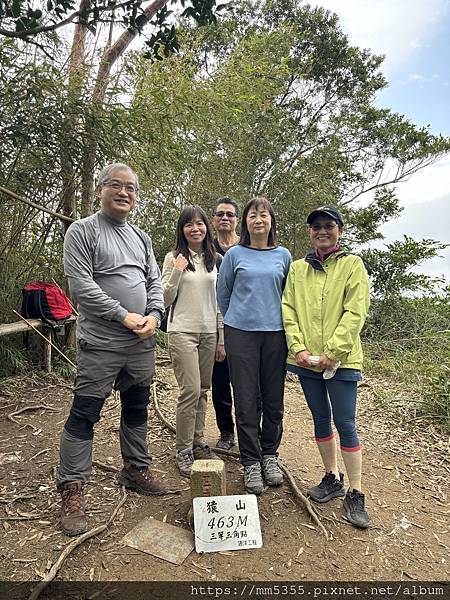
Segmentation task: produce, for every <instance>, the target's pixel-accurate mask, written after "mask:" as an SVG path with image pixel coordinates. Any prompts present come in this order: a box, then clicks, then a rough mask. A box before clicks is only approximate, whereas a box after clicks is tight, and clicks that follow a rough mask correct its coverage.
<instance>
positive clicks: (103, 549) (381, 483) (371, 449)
mask: <svg viewBox="0 0 450 600" xmlns="http://www.w3.org/2000/svg"><path fill="white" fill-rule="evenodd" d="M157 380H158V386H157V389H158V398H159V403H160V407H161V410H162V411H163V412H164V414H165V415H167V418H168V419H169V420H171V421H172V422H173V420H174V419H173V417H174V408H175V401H176V392H177V388H176V384H175V381H174V379H173V376H172V373H171V369H170V366H169V365H168V364H167V361H164V360H162V364H160V366H159V367H158V370H157ZM162 382H164V383H162ZM380 385H382V384H381V382H378V381H376V380H366V381H365V383H364V384H363V386H361V388H360V391H359V429H360V435H361V438H362V440H363V443H364V466H363V470H364V474H363V477H364V482H365V485H366V503H367V508H368V511H369V514H370V516H371V519H372V524H373V526H372V527H371V528H370V529H368V530H366V531H361V530H357V529H355V528H354V527H352V526H351V525H349V524H348V523H347V522H346V521H345V519H344V518H343V513H342V500H341V499H335V500H333V501H331V502H330V503H328V504H326V505H325V506H319V507H318V508H317V511H318V513H319V515H320V517H321V519H322V522H323V524H324V525H325V527H326V529H327V531H328V532H329V537H330V539H329V540H328V541H327V540H326V539H325V537H324V536H323V534H322V533H321V532H320V531H319V530H318V529H317V528H316V527H315V526H314V525H313V524H312V521H311V519H310V518H309V516H308V515H307V513H306V511H305V510H304V507H303V506H302V505H301V504H299V503H298V502H297V501H295V499H294V498H293V494H292V491H291V489H290V487H289V485H288V484H284V485H283V486H282V487H281V488H277V489H269V490H268V491H267V492H266V493H264V494H263V495H262V496H261V497H260V498H259V500H258V504H259V511H260V517H261V527H262V536H263V547H262V548H261V549H257V550H244V551H238V552H233V553H223V554H221V553H214V554H205V555H198V554H196V553H195V552H193V553H192V554H191V555H190V556H189V557H188V558H187V559H186V560H185V562H184V563H183V564H182V565H181V566H175V565H172V564H170V563H168V562H165V561H163V560H160V559H158V558H155V557H152V556H150V555H147V554H144V553H140V552H138V551H134V550H132V549H131V548H128V547H126V546H123V545H122V544H121V539H122V537H123V535H124V534H125V533H126V532H128V531H129V530H130V529H132V528H133V527H134V526H135V525H136V524H137V523H138V522H139V521H140V520H141V519H143V518H144V517H148V516H150V515H152V516H154V517H155V518H156V519H159V520H166V521H167V523H171V524H173V525H178V526H180V527H185V528H187V527H188V525H187V523H186V514H187V511H188V507H189V504H190V497H189V487H188V483H187V480H185V479H183V478H181V477H180V476H179V475H178V473H177V470H176V468H175V465H174V459H173V455H174V436H173V434H172V433H171V432H170V431H168V430H167V429H166V428H164V427H163V426H162V424H161V422H160V421H159V419H158V417H157V416H156V415H155V413H154V412H153V410H151V430H150V444H151V449H152V453H153V456H154V463H153V464H154V468H155V471H156V472H157V474H158V475H159V476H160V477H162V478H163V479H164V480H165V481H166V482H167V484H168V486H169V487H170V488H171V489H176V488H179V489H181V495H171V496H167V497H162V498H146V497H142V496H138V495H136V494H134V493H133V492H130V493H129V494H128V498H127V500H126V503H125V505H124V507H123V508H122V509H121V510H120V511H119V513H118V516H117V518H116V519H115V521H114V524H113V525H112V526H111V527H110V529H109V530H108V531H106V532H104V533H103V534H100V535H99V536H97V537H95V538H92V539H90V540H89V541H87V542H86V543H84V544H83V545H82V546H80V547H79V548H77V549H76V550H75V551H74V553H73V554H72V555H71V556H70V558H69V559H68V560H67V561H66V562H65V563H64V565H63V566H62V568H61V570H60V572H59V574H58V576H57V580H63V581H74V580H78V581H89V580H90V581H124V580H132V581H139V580H147V581H152V580H156V581H193V580H195V581H203V582H207V581H209V582H212V581H221V580H228V581H243V580H245V581H246V580H249V579H250V580H260V581H280V582H282V581H308V580H316V581H317V580H323V581H345V580H347V581H351V580H357V581H361V580H365V581H387V580H397V581H410V582H413V581H416V580H418V581H420V580H421V581H423V580H426V581H433V582H438V581H448V579H449V563H448V551H449V546H450V539H449V535H448V523H449V503H448V483H447V482H448V476H449V463H448V448H447V445H446V440H444V436H443V435H442V436H440V435H437V434H436V433H434V432H433V429H432V428H431V427H430V428H424V427H423V425H421V422H420V421H418V422H416V425H414V423H410V424H409V425H408V430H407V429H406V427H405V423H404V422H403V423H402V422H400V419H399V418H397V417H396V416H395V414H394V413H391V412H389V411H387V410H385V409H381V408H380V407H378V406H377V404H376V401H375V394H374V392H375V391H376V389H377V387H378V386H380ZM0 394H1V395H0V419H1V420H0V464H1V478H0V518H1V521H0V528H1V529H3V535H2V536H1V541H0V564H1V567H0V569H1V570H0V579H1V580H4V581H5V580H6V581H30V582H31V581H32V580H33V581H38V580H39V579H40V578H41V577H42V576H43V575H44V574H45V572H46V570H48V569H49V568H50V566H51V565H52V564H53V563H54V561H55V560H56V559H57V558H58V556H59V555H60V553H61V551H62V550H63V549H64V547H65V546H66V545H67V544H68V543H69V542H70V541H71V540H70V539H69V538H67V537H65V536H63V535H62V534H61V533H60V532H59V531H58V527H57V523H58V511H59V505H60V502H59V496H58V494H57V493H56V491H55V488H54V479H53V478H54V472H55V466H56V464H57V461H58V441H59V435H60V431H61V428H62V426H63V423H64V421H65V418H66V415H67V413H68V410H69V407H70V403H71V391H70V389H69V386H63V385H61V384H55V383H54V382H52V383H47V382H45V381H42V380H41V381H40V382H36V380H33V379H31V380H26V379H17V380H10V381H9V383H7V384H4V385H3V386H0ZM36 405H43V408H39V409H37V410H33V411H29V410H27V411H23V412H22V413H20V414H17V415H16V416H14V417H13V418H14V419H16V421H17V422H13V421H11V420H9V419H8V418H7V415H8V414H10V413H11V412H14V411H18V410H20V409H23V408H25V407H30V406H36ZM44 405H45V406H44ZM46 407H51V408H54V409H57V411H53V410H50V409H49V408H46ZM208 411H209V412H208V425H207V431H208V436H207V437H208V441H209V442H210V444H211V445H214V443H215V441H216V436H217V434H216V428H215V424H214V421H213V410H212V406H211V405H209V408H208ZM118 423H119V404H118V402H117V399H115V398H114V397H111V398H110V399H109V400H108V402H107V404H106V406H105V409H104V414H103V418H102V420H101V422H100V423H99V424H98V425H97V428H96V438H95V445H94V453H95V456H94V459H95V460H96V461H98V462H100V463H103V464H104V465H111V466H112V465H114V466H116V467H119V466H120V454H119V444H118V433H117V432H118ZM280 455H281V457H282V460H283V462H284V463H285V464H286V465H287V466H288V468H289V469H290V471H291V472H292V474H293V476H294V477H295V479H296V481H297V485H298V486H299V488H300V489H301V490H302V491H305V490H306V488H307V487H308V486H309V485H311V484H312V483H316V482H317V481H318V480H320V477H321V475H322V474H321V467H320V462H319V458H318V453H317V451H316V448H315V443H314V440H313V437H312V427H311V420H310V415H309V413H308V410H307V408H306V406H305V403H304V400H303V397H302V396H301V394H300V392H299V390H298V386H297V384H296V382H295V381H294V380H289V381H288V383H287V388H286V412H285V433H284V438H283V443H282V446H281V449H280ZM226 470H227V486H228V493H229V494H236V493H243V485H242V470H241V467H240V465H239V463H238V462H237V460H236V459H234V458H226ZM120 495H121V491H120V489H119V487H118V486H117V485H116V484H115V481H114V475H113V473H110V472H107V471H105V470H104V469H102V468H99V467H94V470H93V476H92V481H91V484H90V485H89V487H88V488H87V501H88V509H89V518H90V525H91V526H92V527H94V526H96V525H99V524H102V523H104V522H105V521H106V520H107V519H108V517H109V515H110V514H111V512H112V511H113V509H114V507H115V506H116V504H117V503H118V500H119V498H120ZM47 594H48V591H47V592H46V593H45V594H43V596H44V597H51V594H49V595H47Z"/></svg>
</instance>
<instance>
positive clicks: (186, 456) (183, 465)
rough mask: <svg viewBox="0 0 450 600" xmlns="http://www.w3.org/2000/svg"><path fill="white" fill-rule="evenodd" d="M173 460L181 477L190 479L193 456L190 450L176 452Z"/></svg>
mask: <svg viewBox="0 0 450 600" xmlns="http://www.w3.org/2000/svg"><path fill="white" fill-rule="evenodd" d="M175 459H176V461H177V465H178V469H179V471H180V473H181V474H182V475H183V477H190V476H191V471H192V463H193V462H194V454H193V452H192V448H186V449H185V450H180V451H179V452H177V454H176V456H175Z"/></svg>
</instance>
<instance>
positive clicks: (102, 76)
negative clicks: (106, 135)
mask: <svg viewBox="0 0 450 600" xmlns="http://www.w3.org/2000/svg"><path fill="white" fill-rule="evenodd" d="M167 2H168V0H154V1H153V2H151V3H150V4H149V5H148V6H147V7H146V8H145V9H144V11H143V14H144V16H145V18H146V21H145V22H144V23H143V24H141V27H145V25H146V24H147V23H148V21H150V19H152V18H153V16H154V15H155V14H156V13H157V12H158V11H159V10H161V8H162V7H163V6H165V5H166V4H167ZM137 34H138V30H137V29H127V30H126V31H124V32H123V33H122V35H121V36H120V37H119V38H118V39H117V41H116V42H115V43H114V44H113V45H112V46H109V47H106V48H105V50H104V52H103V56H102V59H101V61H100V66H99V68H98V72H97V77H96V80H95V87H94V91H93V93H92V112H91V119H89V120H88V123H89V121H91V127H89V128H88V131H86V145H85V150H84V156H83V169H82V178H81V209H80V214H81V217H86V216H88V215H90V214H91V213H92V200H93V195H94V170H95V156H96V153H97V136H96V133H95V127H94V123H95V122H96V121H97V117H99V116H100V115H101V113H102V110H103V101H104V99H105V93H106V89H107V87H108V84H109V79H110V75H111V69H112V67H113V65H114V63H115V62H116V61H117V60H118V59H119V58H120V57H121V56H122V55H123V53H124V52H125V50H126V49H127V48H128V46H129V45H130V44H131V42H132V41H133V40H134V38H135V37H136V35H137Z"/></svg>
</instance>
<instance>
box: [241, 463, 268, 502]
mask: <svg viewBox="0 0 450 600" xmlns="http://www.w3.org/2000/svg"><path fill="white" fill-rule="evenodd" d="M244 485H245V489H246V490H247V492H248V493H249V494H255V495H256V496H258V495H259V494H262V493H263V491H264V481H263V478H262V473H261V463H255V464H254V465H248V466H247V467H244Z"/></svg>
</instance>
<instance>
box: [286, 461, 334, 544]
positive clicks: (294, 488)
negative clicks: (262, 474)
mask: <svg viewBox="0 0 450 600" xmlns="http://www.w3.org/2000/svg"><path fill="white" fill-rule="evenodd" d="M278 464H279V465H280V469H281V470H282V471H283V473H284V474H285V475H286V478H287V480H288V481H289V483H290V486H291V488H292V491H293V492H294V495H295V497H296V498H298V499H299V500H300V501H301V502H302V504H303V505H304V506H305V508H306V510H307V511H308V514H309V515H310V517H311V518H312V520H313V521H314V523H315V524H316V525H317V526H318V527H319V528H320V530H321V531H322V533H323V534H324V536H325V537H326V539H327V540H328V533H327V530H326V529H325V527H324V526H323V525H322V523H321V522H320V520H319V517H318V516H317V514H316V513H315V512H314V509H313V507H312V506H311V502H310V501H309V500H308V498H307V497H306V496H304V495H303V494H302V493H301V491H300V490H299V489H298V487H297V484H296V483H295V481H294V478H293V477H292V475H291V473H290V471H289V469H288V468H287V467H286V466H285V465H283V463H282V462H281V461H280V462H279V463H278Z"/></svg>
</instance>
